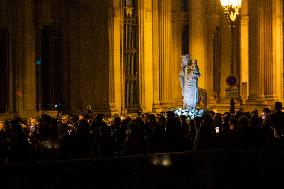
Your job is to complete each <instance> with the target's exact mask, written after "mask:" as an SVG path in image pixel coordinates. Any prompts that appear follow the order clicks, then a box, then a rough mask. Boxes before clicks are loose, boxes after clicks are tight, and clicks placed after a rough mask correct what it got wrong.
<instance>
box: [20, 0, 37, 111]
mask: <svg viewBox="0 0 284 189" xmlns="http://www.w3.org/2000/svg"><path fill="white" fill-rule="evenodd" d="M33 2H34V1H33V0H25V1H24V4H23V7H22V8H23V10H24V20H23V22H24V23H23V26H24V27H23V29H24V31H23V32H24V35H23V36H24V44H23V47H24V48H23V50H24V62H23V66H24V72H23V78H24V80H23V110H24V111H26V112H27V113H28V114H30V113H32V112H34V113H35V111H36V75H35V72H36V71H35V69H36V63H35V29H34V23H33V21H34V18H33V16H34V15H33V6H34V4H33Z"/></svg>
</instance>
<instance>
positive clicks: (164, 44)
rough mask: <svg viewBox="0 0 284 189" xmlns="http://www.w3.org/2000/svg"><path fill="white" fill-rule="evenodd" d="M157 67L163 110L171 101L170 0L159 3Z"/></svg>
mask: <svg viewBox="0 0 284 189" xmlns="http://www.w3.org/2000/svg"><path fill="white" fill-rule="evenodd" d="M158 10H159V51H160V54H159V65H160V69H159V70H160V101H161V104H162V106H164V108H166V107H168V106H169V104H170V100H171V91H170V90H171V88H170V83H171V80H172V78H170V77H169V76H170V72H171V71H172V70H170V63H171V62H170V56H171V53H170V44H171V0H163V1H159V8H158Z"/></svg>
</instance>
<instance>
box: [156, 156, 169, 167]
mask: <svg viewBox="0 0 284 189" xmlns="http://www.w3.org/2000/svg"><path fill="white" fill-rule="evenodd" d="M152 164H153V165H155V166H163V167H168V166H171V165H172V160H171V157H170V156H169V155H168V154H154V155H153V158H152Z"/></svg>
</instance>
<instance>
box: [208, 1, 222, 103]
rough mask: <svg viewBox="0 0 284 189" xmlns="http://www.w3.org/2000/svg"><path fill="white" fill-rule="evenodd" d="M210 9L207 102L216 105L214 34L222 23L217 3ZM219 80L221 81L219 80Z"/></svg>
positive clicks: (211, 5) (213, 3)
mask: <svg viewBox="0 0 284 189" xmlns="http://www.w3.org/2000/svg"><path fill="white" fill-rule="evenodd" d="M208 9H209V16H208V17H209V21H208V22H209V28H208V32H209V33H208V35H207V44H208V46H207V75H206V78H207V79H206V86H207V103H208V106H214V105H215V104H216V92H217V91H214V80H218V79H219V78H214V34H215V33H216V28H217V26H219V25H220V17H219V15H218V12H217V4H216V2H214V1H212V2H211V4H210V7H208ZM218 82H219V81H218Z"/></svg>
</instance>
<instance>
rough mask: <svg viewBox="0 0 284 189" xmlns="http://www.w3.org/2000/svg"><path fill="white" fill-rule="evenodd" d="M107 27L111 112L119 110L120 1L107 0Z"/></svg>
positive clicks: (121, 13) (120, 92) (121, 14)
mask: <svg viewBox="0 0 284 189" xmlns="http://www.w3.org/2000/svg"><path fill="white" fill-rule="evenodd" d="M108 2H109V4H108V7H109V9H108V10H109V11H108V17H109V19H108V23H109V24H108V27H109V30H108V31H109V39H110V40H109V49H110V54H109V102H110V111H111V112H113V113H114V112H120V111H121V95H122V91H121V83H122V81H121V60H122V59H121V36H122V32H123V29H122V27H121V26H122V24H123V23H122V22H123V20H122V17H123V12H122V9H121V5H120V1H118V0H109V1H108Z"/></svg>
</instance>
